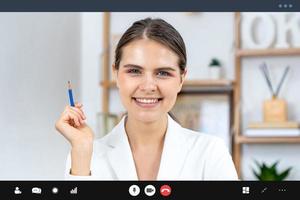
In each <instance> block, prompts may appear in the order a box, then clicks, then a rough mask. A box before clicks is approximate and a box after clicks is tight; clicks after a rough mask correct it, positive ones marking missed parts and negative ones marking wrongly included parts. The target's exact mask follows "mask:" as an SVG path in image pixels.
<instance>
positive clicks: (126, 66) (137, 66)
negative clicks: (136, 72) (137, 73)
mask: <svg viewBox="0 0 300 200" xmlns="http://www.w3.org/2000/svg"><path fill="white" fill-rule="evenodd" d="M130 67H134V68H138V69H143V67H141V66H139V65H134V64H126V65H124V68H130Z"/></svg>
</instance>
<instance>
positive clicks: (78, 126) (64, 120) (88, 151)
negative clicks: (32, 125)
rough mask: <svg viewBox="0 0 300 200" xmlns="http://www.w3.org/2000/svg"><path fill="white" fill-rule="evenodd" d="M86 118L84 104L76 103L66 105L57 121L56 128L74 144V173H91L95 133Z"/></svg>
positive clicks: (72, 156)
mask: <svg viewBox="0 0 300 200" xmlns="http://www.w3.org/2000/svg"><path fill="white" fill-rule="evenodd" d="M85 119H86V117H85V115H84V112H83V110H82V104H80V103H76V104H75V106H74V107H73V106H66V107H65V110H64V111H63V113H62V114H61V116H60V118H59V119H58V120H57V122H56V123H55V128H56V129H57V130H58V131H59V132H60V133H61V134H62V135H63V136H64V137H65V138H66V139H67V140H68V141H69V142H70V144H71V146H72V150H71V160H72V163H71V165H72V167H71V168H72V169H71V174H72V175H89V174H90V162H91V157H92V152H93V139H94V134H93V131H92V129H91V128H90V127H89V126H88V125H87V124H86V123H85V121H84V120H85Z"/></svg>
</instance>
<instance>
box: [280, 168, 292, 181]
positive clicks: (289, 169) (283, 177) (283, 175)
mask: <svg viewBox="0 0 300 200" xmlns="http://www.w3.org/2000/svg"><path fill="white" fill-rule="evenodd" d="M291 169H292V167H289V168H288V169H287V170H285V171H283V172H282V173H281V174H279V175H278V181H282V180H284V179H285V178H286V177H287V176H288V175H289V173H290V171H291Z"/></svg>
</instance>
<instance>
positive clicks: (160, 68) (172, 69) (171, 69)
mask: <svg viewBox="0 0 300 200" xmlns="http://www.w3.org/2000/svg"><path fill="white" fill-rule="evenodd" d="M155 70H163V71H176V69H174V68H173V67H159V68H157V69H155Z"/></svg>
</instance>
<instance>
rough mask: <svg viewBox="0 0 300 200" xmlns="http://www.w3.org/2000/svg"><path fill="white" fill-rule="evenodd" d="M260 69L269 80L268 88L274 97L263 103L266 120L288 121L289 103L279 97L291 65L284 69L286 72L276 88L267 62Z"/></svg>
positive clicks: (267, 80)
mask: <svg viewBox="0 0 300 200" xmlns="http://www.w3.org/2000/svg"><path fill="white" fill-rule="evenodd" d="M260 69H261V71H262V73H263V75H264V78H265V80H266V82H267V85H268V88H269V90H270V92H271V94H272V98H271V99H268V100H265V101H264V105H263V113H264V122H286V121H287V103H286V101H285V100H284V99H280V98H278V95H279V92H280V89H281V86H282V84H283V82H284V80H285V79H286V76H287V74H288V72H289V69H290V67H289V66H287V67H286V68H285V69H284V73H283V75H282V77H281V79H280V82H279V84H278V86H277V88H276V90H274V87H273V85H272V82H271V78H270V73H269V70H268V67H267V65H266V63H263V64H262V65H261V66H260Z"/></svg>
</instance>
